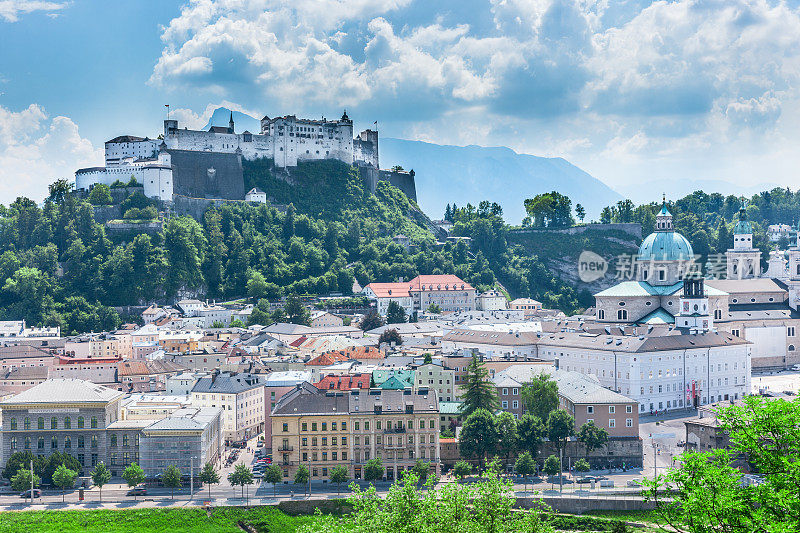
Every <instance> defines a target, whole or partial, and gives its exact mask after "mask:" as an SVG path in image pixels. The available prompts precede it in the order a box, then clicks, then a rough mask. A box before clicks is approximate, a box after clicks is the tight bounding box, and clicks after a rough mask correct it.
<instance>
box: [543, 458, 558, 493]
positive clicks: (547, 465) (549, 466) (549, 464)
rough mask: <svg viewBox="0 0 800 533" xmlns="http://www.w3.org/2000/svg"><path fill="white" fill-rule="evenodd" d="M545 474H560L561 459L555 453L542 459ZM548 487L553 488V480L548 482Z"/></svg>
mask: <svg viewBox="0 0 800 533" xmlns="http://www.w3.org/2000/svg"><path fill="white" fill-rule="evenodd" d="M543 470H544V472H545V474H547V475H548V476H555V475H556V474H559V475H560V474H561V460H560V459H559V458H558V457H557V456H556V455H550V456H548V457H547V459H545V461H544V468H543ZM550 488H551V489H552V488H553V482H552V481H551V482H550Z"/></svg>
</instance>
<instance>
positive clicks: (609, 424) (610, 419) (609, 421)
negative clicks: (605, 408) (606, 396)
mask: <svg viewBox="0 0 800 533" xmlns="http://www.w3.org/2000/svg"><path fill="white" fill-rule="evenodd" d="M616 424H617V421H616V420H614V419H613V418H609V419H608V427H610V428H613V427H616Z"/></svg>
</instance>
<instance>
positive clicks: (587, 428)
mask: <svg viewBox="0 0 800 533" xmlns="http://www.w3.org/2000/svg"><path fill="white" fill-rule="evenodd" d="M577 436H578V441H579V442H581V443H583V447H584V448H585V449H586V456H587V457H588V456H589V454H590V453H591V452H592V451H593V450H597V449H599V448H601V447H603V446H604V445H605V444H606V442H608V432H607V431H606V430H605V429H603V428H599V427H597V426H595V425H594V422H586V423H585V424H583V425H582V426H581V427H580V429H579V430H578V435H577Z"/></svg>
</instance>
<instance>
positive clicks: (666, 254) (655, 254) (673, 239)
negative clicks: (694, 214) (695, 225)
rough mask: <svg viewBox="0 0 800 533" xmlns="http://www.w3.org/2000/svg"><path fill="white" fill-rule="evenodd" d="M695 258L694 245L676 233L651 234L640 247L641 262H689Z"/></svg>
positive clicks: (659, 232) (661, 232) (658, 232)
mask: <svg viewBox="0 0 800 533" xmlns="http://www.w3.org/2000/svg"><path fill="white" fill-rule="evenodd" d="M693 257H694V252H693V251H692V245H691V244H689V241H688V240H687V239H686V237H684V236H683V235H681V234H680V233H678V232H675V231H657V232H655V233H651V234H650V235H648V236H647V238H646V239H645V240H644V241H643V242H642V245H641V246H640V247H639V257H638V259H639V261H688V260H690V259H692V258H693Z"/></svg>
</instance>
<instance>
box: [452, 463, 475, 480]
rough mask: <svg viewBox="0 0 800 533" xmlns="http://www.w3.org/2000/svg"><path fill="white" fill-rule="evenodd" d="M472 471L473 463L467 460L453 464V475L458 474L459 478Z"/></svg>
mask: <svg viewBox="0 0 800 533" xmlns="http://www.w3.org/2000/svg"><path fill="white" fill-rule="evenodd" d="M471 473H472V465H471V464H469V463H468V462H466V461H465V460H463V459H461V460H459V461H458V462H457V463H456V464H455V465H454V466H453V475H454V476H456V478H457V479H459V480H462V479H464V478H465V477H467V476H468V475H470V474H471Z"/></svg>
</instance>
